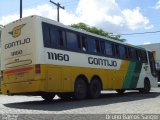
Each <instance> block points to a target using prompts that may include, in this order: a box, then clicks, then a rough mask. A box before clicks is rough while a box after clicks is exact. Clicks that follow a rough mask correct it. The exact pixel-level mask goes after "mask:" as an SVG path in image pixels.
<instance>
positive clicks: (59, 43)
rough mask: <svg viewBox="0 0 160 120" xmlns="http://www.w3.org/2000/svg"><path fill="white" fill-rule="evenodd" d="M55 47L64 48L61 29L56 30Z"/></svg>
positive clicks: (63, 35)
mask: <svg viewBox="0 0 160 120" xmlns="http://www.w3.org/2000/svg"><path fill="white" fill-rule="evenodd" d="M57 46H58V47H64V46H65V31H64V30H62V29H60V28H59V29H57Z"/></svg>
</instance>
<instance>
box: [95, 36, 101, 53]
mask: <svg viewBox="0 0 160 120" xmlns="http://www.w3.org/2000/svg"><path fill="white" fill-rule="evenodd" d="M96 52H97V53H100V41H99V40H98V39H96Z"/></svg>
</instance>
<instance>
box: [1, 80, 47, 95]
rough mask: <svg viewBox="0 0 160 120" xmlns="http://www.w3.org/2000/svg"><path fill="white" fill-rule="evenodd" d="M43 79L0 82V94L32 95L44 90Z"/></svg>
mask: <svg viewBox="0 0 160 120" xmlns="http://www.w3.org/2000/svg"><path fill="white" fill-rule="evenodd" d="M44 81H45V80H35V81H27V82H19V83H6V84H2V94H5V95H27V94H28V95H33V94H35V93H38V92H41V91H44V92H45V82H44Z"/></svg>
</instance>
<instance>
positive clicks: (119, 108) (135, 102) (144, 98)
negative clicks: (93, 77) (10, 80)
mask: <svg viewBox="0 0 160 120" xmlns="http://www.w3.org/2000/svg"><path fill="white" fill-rule="evenodd" d="M0 114H3V115H4V114H50V115H52V114H63V115H64V114H105V115H106V114H160V87H159V88H154V89H152V90H151V93H149V94H140V93H138V92H137V91H132V92H131V91H128V92H126V93H125V94H124V95H118V94H117V93H115V92H110V91H105V92H103V94H102V96H101V98H99V99H87V100H83V101H75V100H70V101H63V100H61V99H59V98H58V97H57V98H55V100H54V101H53V102H50V103H48V102H45V101H43V99H42V98H41V97H39V96H32V97H28V96H6V95H0ZM72 116H73V115H72ZM92 117H93V116H92ZM95 117H96V116H95ZM95 117H94V118H95Z"/></svg>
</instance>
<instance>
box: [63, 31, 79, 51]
mask: <svg viewBox="0 0 160 120" xmlns="http://www.w3.org/2000/svg"><path fill="white" fill-rule="evenodd" d="M66 38H67V48H69V49H74V50H77V49H79V48H80V45H79V44H80V42H79V41H80V36H79V35H77V34H75V33H72V32H66Z"/></svg>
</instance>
